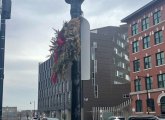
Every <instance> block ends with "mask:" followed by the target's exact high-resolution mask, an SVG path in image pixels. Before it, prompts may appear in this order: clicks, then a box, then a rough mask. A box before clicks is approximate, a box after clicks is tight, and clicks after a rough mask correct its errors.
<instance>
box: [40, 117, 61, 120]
mask: <svg viewBox="0 0 165 120" xmlns="http://www.w3.org/2000/svg"><path fill="white" fill-rule="evenodd" d="M41 120H59V119H58V118H48V117H45V118H42V119H41Z"/></svg>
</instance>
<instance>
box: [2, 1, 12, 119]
mask: <svg viewBox="0 0 165 120" xmlns="http://www.w3.org/2000/svg"><path fill="white" fill-rule="evenodd" d="M0 4H1V6H0V7H1V8H2V9H1V10H2V11H0V12H1V26H0V120H2V102H3V81H4V56H5V28H6V25H5V23H6V19H10V14H11V0H1V3H0Z"/></svg>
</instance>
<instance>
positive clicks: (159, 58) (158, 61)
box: [156, 52, 164, 66]
mask: <svg viewBox="0 0 165 120" xmlns="http://www.w3.org/2000/svg"><path fill="white" fill-rule="evenodd" d="M162 64H164V52H159V53H156V65H157V66H159V65H162Z"/></svg>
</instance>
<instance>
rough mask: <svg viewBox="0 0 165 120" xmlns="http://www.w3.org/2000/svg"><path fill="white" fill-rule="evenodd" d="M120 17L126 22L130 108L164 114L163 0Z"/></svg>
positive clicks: (164, 41)
mask: <svg viewBox="0 0 165 120" xmlns="http://www.w3.org/2000/svg"><path fill="white" fill-rule="evenodd" d="M121 21H122V22H126V23H128V25H129V29H128V39H129V57H130V71H131V72H130V77H131V93H130V94H131V98H132V111H133V112H134V114H156V115H162V114H165V93H164V92H165V58H164V56H165V30H164V27H165V0H152V1H151V2H150V3H148V4H146V5H145V6H143V7H142V8H140V9H138V10H137V11H135V12H133V13H132V14H130V15H129V16H127V17H125V18H124V19H122V20H121Z"/></svg>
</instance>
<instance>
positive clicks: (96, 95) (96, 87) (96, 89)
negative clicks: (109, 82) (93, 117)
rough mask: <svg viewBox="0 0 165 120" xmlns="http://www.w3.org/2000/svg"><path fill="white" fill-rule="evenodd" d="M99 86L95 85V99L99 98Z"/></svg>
mask: <svg viewBox="0 0 165 120" xmlns="http://www.w3.org/2000/svg"><path fill="white" fill-rule="evenodd" d="M98 92H99V91H98V85H95V89H94V96H95V98H98V95H99V94H98Z"/></svg>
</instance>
